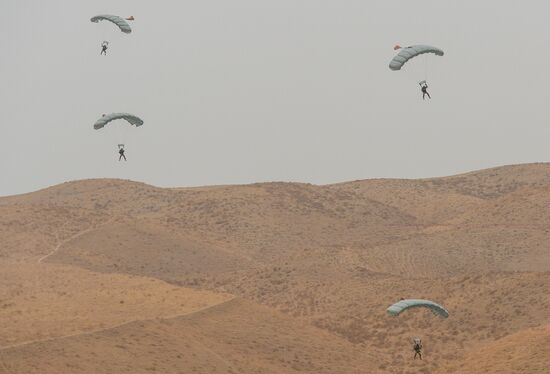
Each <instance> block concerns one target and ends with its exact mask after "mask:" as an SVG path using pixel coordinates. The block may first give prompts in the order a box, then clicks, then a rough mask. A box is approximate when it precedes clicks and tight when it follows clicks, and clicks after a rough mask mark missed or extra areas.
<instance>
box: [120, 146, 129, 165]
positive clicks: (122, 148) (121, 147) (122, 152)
mask: <svg viewBox="0 0 550 374" xmlns="http://www.w3.org/2000/svg"><path fill="white" fill-rule="evenodd" d="M118 148H119V150H118V154H119V155H120V156H118V160H119V161H120V160H122V159H123V158H124V161H128V160H126V156H125V155H124V146H120V145H119V146H118Z"/></svg>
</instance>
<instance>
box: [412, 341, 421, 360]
mask: <svg viewBox="0 0 550 374" xmlns="http://www.w3.org/2000/svg"><path fill="white" fill-rule="evenodd" d="M413 349H414V359H415V360H416V356H417V355H418V356H420V359H421V360H422V342H421V341H420V339H414V346H413Z"/></svg>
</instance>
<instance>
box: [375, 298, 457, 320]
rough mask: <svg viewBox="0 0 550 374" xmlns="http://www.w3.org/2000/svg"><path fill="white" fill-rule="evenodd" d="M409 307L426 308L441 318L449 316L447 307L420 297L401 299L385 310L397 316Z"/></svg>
mask: <svg viewBox="0 0 550 374" xmlns="http://www.w3.org/2000/svg"><path fill="white" fill-rule="evenodd" d="M410 308H428V309H430V310H431V311H432V313H433V314H435V315H436V316H439V317H441V318H447V317H449V312H448V311H447V309H445V308H443V307H442V306H441V305H439V304H437V303H434V302H433V301H430V300H422V299H407V300H401V301H399V302H397V303H395V304H393V305H392V306H390V307H389V308H388V309H387V310H386V311H387V312H388V313H389V314H390V315H392V316H398V315H399V314H400V313H401V312H403V311H405V310H407V309H410Z"/></svg>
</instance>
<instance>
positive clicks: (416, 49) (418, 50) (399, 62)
mask: <svg viewBox="0 0 550 374" xmlns="http://www.w3.org/2000/svg"><path fill="white" fill-rule="evenodd" d="M424 53H433V54H435V55H437V56H443V54H444V52H443V51H442V50H441V49H439V48H436V47H432V46H429V45H413V46H410V47H406V48H403V49H401V50H400V51H399V53H398V54H397V55H396V56H395V57H394V58H393V59H392V60H391V61H390V69H392V70H401V68H402V67H403V65H405V63H406V62H407V61H409V60H410V59H411V58H414V57H416V56H419V55H422V54H424Z"/></svg>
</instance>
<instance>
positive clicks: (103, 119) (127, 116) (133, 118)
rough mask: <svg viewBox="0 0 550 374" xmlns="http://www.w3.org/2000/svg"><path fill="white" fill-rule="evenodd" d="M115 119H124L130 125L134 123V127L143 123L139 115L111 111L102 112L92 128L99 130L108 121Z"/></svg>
mask: <svg viewBox="0 0 550 374" xmlns="http://www.w3.org/2000/svg"><path fill="white" fill-rule="evenodd" d="M117 119H125V120H126V121H128V122H129V123H130V124H131V125H134V126H136V127H139V126H141V125H143V121H142V120H141V119H140V118H139V117H136V116H134V115H133V114H129V113H111V114H104V115H103V116H102V117H101V118H100V119H98V120H97V121H96V123H94V129H96V130H99V129H101V128H103V126H105V125H106V124H108V123H109V122H111V121H114V120H117Z"/></svg>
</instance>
